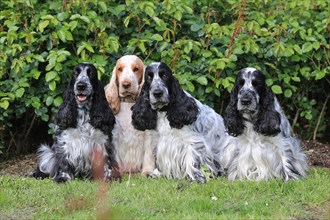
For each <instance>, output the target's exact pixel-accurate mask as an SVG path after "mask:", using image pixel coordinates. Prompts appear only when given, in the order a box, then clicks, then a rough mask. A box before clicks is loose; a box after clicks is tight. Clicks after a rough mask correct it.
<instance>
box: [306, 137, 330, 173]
mask: <svg viewBox="0 0 330 220" xmlns="http://www.w3.org/2000/svg"><path fill="white" fill-rule="evenodd" d="M303 145H304V146H303V147H304V150H305V152H306V154H307V156H308V160H309V165H310V166H318V167H326V168H330V144H325V143H320V142H317V141H305V142H303Z"/></svg>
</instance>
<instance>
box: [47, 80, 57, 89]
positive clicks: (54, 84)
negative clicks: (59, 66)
mask: <svg viewBox="0 0 330 220" xmlns="http://www.w3.org/2000/svg"><path fill="white" fill-rule="evenodd" d="M48 87H49V89H50V90H52V91H54V90H55V89H56V82H55V81H51V82H50V83H49V84H48Z"/></svg>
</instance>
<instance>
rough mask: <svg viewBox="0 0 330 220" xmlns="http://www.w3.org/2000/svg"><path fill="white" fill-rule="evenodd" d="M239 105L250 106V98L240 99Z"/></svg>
mask: <svg viewBox="0 0 330 220" xmlns="http://www.w3.org/2000/svg"><path fill="white" fill-rule="evenodd" d="M241 104H242V105H250V104H251V99H250V98H242V99H241Z"/></svg>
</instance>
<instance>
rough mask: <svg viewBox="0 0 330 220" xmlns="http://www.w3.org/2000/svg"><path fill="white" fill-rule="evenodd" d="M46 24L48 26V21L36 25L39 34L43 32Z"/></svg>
mask: <svg viewBox="0 0 330 220" xmlns="http://www.w3.org/2000/svg"><path fill="white" fill-rule="evenodd" d="M48 24H49V21H48V20H46V21H42V22H40V23H39V25H38V29H39V31H40V32H41V33H42V32H44V29H45V27H47V26H48Z"/></svg>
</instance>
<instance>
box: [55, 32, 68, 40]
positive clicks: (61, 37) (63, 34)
mask: <svg viewBox="0 0 330 220" xmlns="http://www.w3.org/2000/svg"><path fill="white" fill-rule="evenodd" d="M56 33H57V36H58V37H59V38H60V39H61V40H62V41H63V42H66V38H65V32H64V30H63V29H60V30H58V31H57V32H56Z"/></svg>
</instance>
